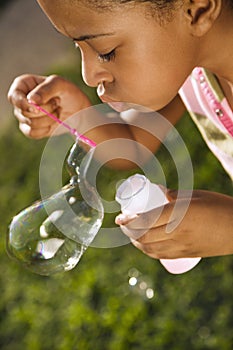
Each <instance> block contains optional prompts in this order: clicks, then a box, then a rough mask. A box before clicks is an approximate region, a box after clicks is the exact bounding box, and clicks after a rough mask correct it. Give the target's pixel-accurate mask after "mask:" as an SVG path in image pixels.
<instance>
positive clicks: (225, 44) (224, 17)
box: [199, 7, 233, 85]
mask: <svg viewBox="0 0 233 350" xmlns="http://www.w3.org/2000/svg"><path fill="white" fill-rule="evenodd" d="M201 40H202V45H201V52H202V55H201V59H200V64H199V65H200V66H202V67H204V68H206V69H208V70H210V71H211V72H212V73H214V74H215V75H217V76H218V77H219V78H222V79H224V80H226V81H227V82H228V83H230V84H232V85H233V10H232V9H230V8H229V7H228V8H227V7H225V8H223V9H222V13H221V15H220V16H219V18H218V19H217V20H216V22H215V23H214V25H213V27H212V29H211V30H210V31H209V32H208V33H207V34H206V35H205V37H203V38H202V39H201Z"/></svg>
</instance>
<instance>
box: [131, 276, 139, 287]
mask: <svg viewBox="0 0 233 350" xmlns="http://www.w3.org/2000/svg"><path fill="white" fill-rule="evenodd" d="M137 283H138V280H137V278H136V277H130V279H129V285H130V286H136V284H137Z"/></svg>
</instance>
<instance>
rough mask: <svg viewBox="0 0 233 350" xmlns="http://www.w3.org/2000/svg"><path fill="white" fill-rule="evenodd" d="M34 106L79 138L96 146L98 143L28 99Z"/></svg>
mask: <svg viewBox="0 0 233 350" xmlns="http://www.w3.org/2000/svg"><path fill="white" fill-rule="evenodd" d="M28 102H29V103H30V104H31V105H32V106H34V107H35V108H36V109H37V110H38V111H40V112H42V113H44V114H46V115H47V116H48V117H50V118H51V119H53V120H55V122H57V123H58V124H61V125H62V126H64V127H65V128H66V129H67V130H69V132H70V133H71V134H72V135H74V136H75V137H76V138H77V139H80V140H82V141H83V142H84V143H86V144H88V145H89V146H91V147H96V143H95V142H94V141H92V140H90V139H89V138H88V137H86V136H84V135H83V134H80V133H79V132H78V131H77V130H76V129H74V128H71V127H70V126H69V125H68V124H66V123H65V122H63V121H62V120H60V119H59V118H57V117H56V116H55V115H54V114H52V113H50V112H48V111H46V109H44V108H42V107H41V106H38V105H37V104H36V103H35V102H33V101H31V100H29V101H28Z"/></svg>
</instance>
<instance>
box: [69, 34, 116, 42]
mask: <svg viewBox="0 0 233 350" xmlns="http://www.w3.org/2000/svg"><path fill="white" fill-rule="evenodd" d="M114 34H115V33H101V34H87V35H81V36H79V37H78V38H73V41H85V40H91V39H97V38H99V37H102V36H111V35H114Z"/></svg>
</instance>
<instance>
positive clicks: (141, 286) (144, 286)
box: [139, 281, 147, 290]
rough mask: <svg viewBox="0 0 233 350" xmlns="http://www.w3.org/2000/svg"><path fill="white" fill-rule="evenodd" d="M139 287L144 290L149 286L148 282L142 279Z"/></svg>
mask: <svg viewBox="0 0 233 350" xmlns="http://www.w3.org/2000/svg"><path fill="white" fill-rule="evenodd" d="M139 288H140V289H142V290H144V289H146V288H147V283H146V282H145V281H142V282H141V283H140V284H139Z"/></svg>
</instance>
